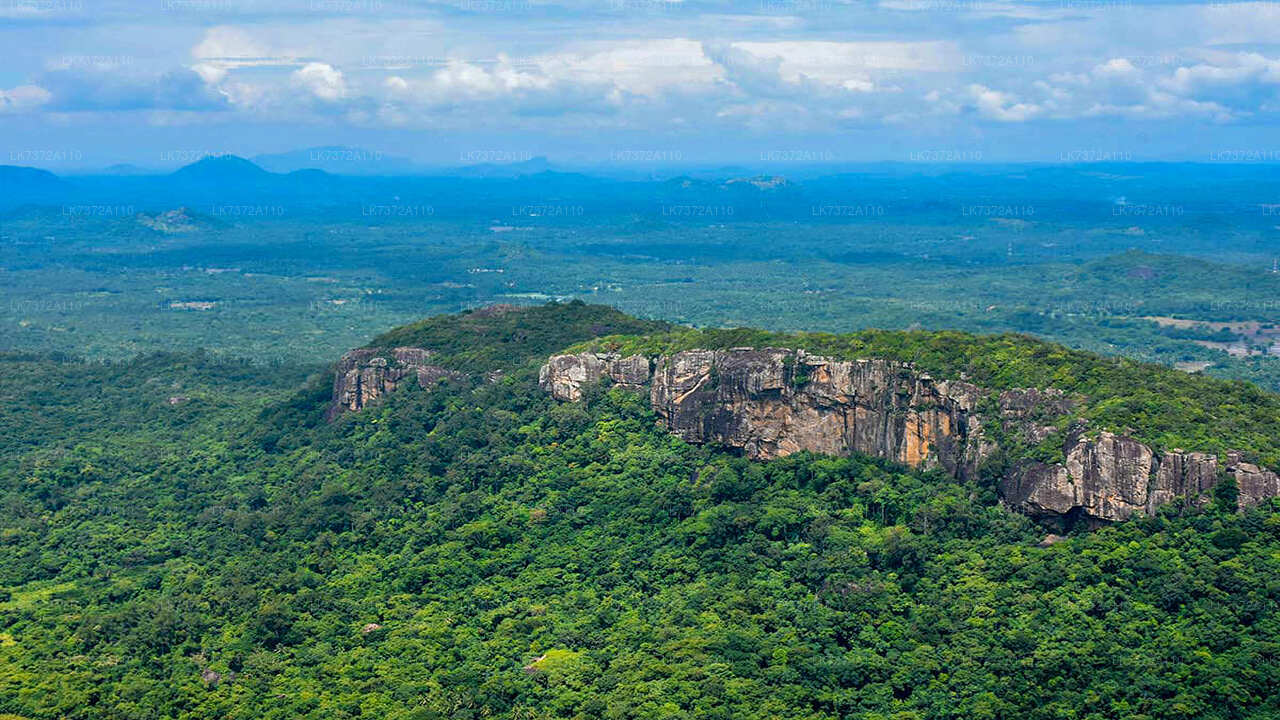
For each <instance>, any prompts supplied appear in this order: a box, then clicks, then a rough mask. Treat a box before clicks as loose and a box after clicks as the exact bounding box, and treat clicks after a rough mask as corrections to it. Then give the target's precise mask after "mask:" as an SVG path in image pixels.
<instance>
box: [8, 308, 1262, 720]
mask: <svg viewBox="0 0 1280 720" xmlns="http://www.w3.org/2000/svg"><path fill="white" fill-rule="evenodd" d="M556 312H567V313H571V314H577V313H585V312H588V311H587V310H584V309H583V308H581V307H563V306H562V307H561V308H559V309H558V310H556ZM548 317H550V316H548ZM436 327H442V326H436ZM455 327H456V328H457V330H458V332H459V333H465V332H468V326H467V325H466V323H458V324H456V325H455ZM440 332H443V331H440ZM877 337H878V336H877ZM581 339H582V336H579V337H577V338H575V339H574V341H579V340H581ZM454 340H456V341H457V342H458V345H457V346H456V347H455V349H454V350H452V351H451V352H452V353H457V354H456V355H454V356H455V357H461V356H463V355H465V354H468V353H470V354H471V355H470V356H472V357H484V353H483V352H480V348H479V347H469V346H467V345H466V344H465V343H464V342H463V340H462V339H461V338H460V337H455V338H454ZM393 341H394V340H393ZM883 341H884V342H886V343H889V342H897V343H900V347H901V349H902V351H903V352H905V353H910V354H914V353H915V351H916V350H917V349H921V350H922V352H921V353H920V357H922V358H926V359H927V358H929V357H933V356H934V355H936V361H937V362H942V361H943V360H946V359H947V358H948V357H950V356H949V355H948V353H949V352H951V351H950V350H948V348H951V347H953V345H954V344H955V343H957V342H959V343H960V344H961V346H962V347H970V348H979V347H981V348H987V349H997V350H998V349H1001V348H1003V351H1004V352H1006V353H1008V355H1009V356H1008V357H1007V358H1005V359H1006V360H1007V361H1010V362H1013V363H1014V365H1015V366H1016V365H1018V363H1019V362H1023V361H1022V360H1019V358H1020V357H1022V355H1021V353H1023V352H1030V353H1032V357H1034V352H1035V351H1036V350H1035V348H1036V346H1035V345H1034V344H1032V343H1029V341H1024V340H1022V339H1019V338H1003V339H993V340H989V341H979V340H965V339H964V337H963V336H954V337H952V336H943V337H940V338H939V339H938V341H937V342H936V343H931V342H927V341H926V340H925V339H924V338H923V337H917V336H914V335H911V334H907V335H887V336H885V338H884V339H883ZM396 342H398V341H396ZM475 342H476V343H477V344H480V343H482V341H481V340H476V341H475ZM845 342H849V341H845ZM973 343H991V344H989V345H987V344H980V345H974V344H973ZM535 344H536V343H527V344H526V345H524V346H525V347H532V346H533V345H535ZM966 344H967V345H966ZM1054 352H1063V353H1065V352H1066V351H1060V350H1055V351H1054ZM931 353H932V354H934V355H931ZM495 357H496V356H495ZM1066 357H1073V356H1071V355H1070V354H1067V355H1066ZM1082 360H1084V361H1087V362H1086V364H1085V365H1084V366H1082V367H1081V368H1079V369H1078V373H1079V375H1078V376H1072V377H1078V382H1079V383H1081V384H1082V386H1083V383H1086V382H1094V383H1104V382H1105V381H1107V377H1109V376H1107V375H1106V374H1105V373H1102V374H1101V375H1099V374H1098V373H1101V372H1102V371H1101V370H1100V369H1098V368H1097V367H1094V366H1095V365H1098V366H1100V365H1101V364H1103V363H1104V361H1101V360H1098V359H1096V358H1094V359H1092V360H1090V358H1088V357H1085V358H1082ZM1025 362H1028V363H1029V362H1030V360H1029V359H1028V360H1026V361H1025ZM1049 362H1056V361H1049ZM23 363H27V364H23ZM135 363H136V365H130V364H128V363H126V364H121V365H118V366H95V365H90V364H83V363H76V362H70V361H66V360H58V359H53V358H44V359H42V361H40V362H27V361H22V362H19V363H18V365H19V366H20V369H21V373H23V380H24V383H25V384H27V385H29V386H30V387H31V388H32V390H31V391H30V392H29V393H28V394H26V395H24V396H22V397H23V398H25V399H24V400H23V402H26V403H28V404H30V405H31V406H32V407H33V408H35V409H36V410H41V409H43V408H44V407H45V406H51V407H52V406H58V407H60V408H61V410H60V411H59V412H60V414H59V415H56V416H55V417H57V418H60V420H58V421H57V422H55V423H50V424H49V425H48V426H47V427H48V428H49V430H50V431H51V432H50V433H49V436H48V438H47V440H45V441H43V442H31V441H29V440H24V441H22V442H16V443H9V444H7V445H5V447H4V463H3V465H0V467H3V468H5V469H4V470H3V471H2V472H0V507H3V508H4V512H3V513H0V546H3V552H0V591H3V594H0V715H2V714H5V713H9V714H16V715H18V716H21V717H24V718H31V719H32V720H39V719H43V718H72V719H80V718H86V719H87V718H148V719H150V718H157V717H166V718H192V719H194V718H209V717H225V718H294V717H315V718H326V719H330V718H356V717H369V716H376V717H383V718H387V719H388V720H391V719H396V718H414V719H419V718H483V717H500V718H555V717H565V718H570V717H578V718H594V717H604V718H645V719H648V718H657V717H669V718H684V717H688V718H832V719H834V718H865V719H867V720H872V719H876V720H881V719H883V720H888V719H889V718H895V719H897V720H905V719H906V718H926V717H927V718H1027V719H1030V720H1042V719H1043V720H1048V719H1050V718H1053V719H1055V720H1056V719H1058V718H1081V719H1090V720H1092V719H1094V718H1097V719H1101V718H1109V717H1126V718H1142V719H1150V720H1154V719H1157V718H1186V717H1197V718H1211V719H1219V718H1220V719H1222V720H1227V719H1229V718H1230V719H1234V718H1264V717H1274V716H1276V714H1277V713H1280V697H1278V696H1277V694H1276V693H1275V688H1276V687H1277V686H1280V659H1278V657H1280V645H1277V643H1276V641H1275V638H1276V637H1277V634H1278V633H1280V614H1278V613H1280V582H1278V581H1277V578H1280V508H1277V507H1276V506H1264V507H1260V508H1256V509H1254V510H1252V511H1250V512H1249V513H1247V514H1240V513H1237V512H1234V511H1232V510H1231V509H1230V507H1229V502H1227V500H1228V498H1225V497H1220V498H1219V499H1218V502H1217V503H1215V506H1214V507H1212V508H1209V509H1208V510H1206V511H1205V512H1203V513H1199V514H1187V512H1186V511H1185V510H1179V511H1177V512H1176V513H1175V512H1173V511H1170V512H1168V513H1164V514H1161V515H1159V516H1157V517H1154V518H1147V519H1141V520H1136V521H1132V522H1128V523H1124V524H1121V525H1117V526H1113V527H1108V528H1103V529H1101V530H1099V531H1096V532H1092V533H1087V534H1083V533H1082V534H1077V535H1074V536H1073V537H1071V538H1070V539H1068V540H1067V541H1065V542H1061V543H1058V544H1055V545H1053V546H1051V547H1047V548H1041V547H1037V546H1036V544H1037V541H1039V540H1040V538H1041V536H1042V534H1043V531H1042V530H1040V529H1039V528H1037V527H1035V526H1034V525H1033V524H1032V523H1031V522H1030V521H1029V520H1028V519H1026V518H1025V517H1022V516H1020V515H1016V514H1013V513H1010V512H1008V511H1007V510H1005V509H1004V508H1002V507H1001V506H1000V505H999V504H998V502H997V501H996V498H995V496H994V494H993V492H992V490H991V489H990V488H989V487H985V486H982V485H978V484H972V483H966V482H961V481H956V480H954V479H951V478H949V477H946V476H944V475H942V474H939V473H920V472H913V471H908V470H906V469H904V468H901V467H896V466H892V465H890V464H887V463H885V462H882V461H878V460H873V459H869V458H865V457H852V458H831V457H819V456H812V455H807V454H801V455H793V456H790V457H787V458H783V459H780V460H776V461H772V462H766V463H755V462H749V461H747V460H744V459H742V458H739V457H734V456H732V455H729V454H726V453H722V452H717V451H715V450H713V449H709V448H701V447H695V446H690V445H687V444H684V443H682V442H680V441H679V440H677V439H674V438H673V437H671V436H669V435H668V434H667V433H665V432H663V431H661V430H660V429H659V428H658V427H656V425H655V418H654V416H653V414H652V413H651V411H650V410H649V409H648V407H647V403H645V402H644V400H643V398H641V397H639V396H637V395H636V394H634V393H630V392H627V391H624V390H621V389H612V390H607V389H604V388H599V389H594V390H592V391H591V392H589V393H588V397H587V398H586V401H585V402H584V403H581V404H557V403H554V402H553V401H551V400H550V399H548V398H547V397H546V395H545V394H544V393H542V392H541V391H539V390H538V389H537V388H536V376H535V369H534V368H535V366H536V363H532V364H530V363H525V364H515V365H511V366H507V368H506V369H507V372H506V373H504V375H503V376H502V377H501V378H500V379H498V380H496V381H489V380H487V379H485V378H484V377H475V378H473V379H470V380H452V381H447V382H444V383H442V384H441V385H439V386H437V387H435V388H433V389H432V390H430V391H426V390H420V389H416V388H412V389H406V390H402V391H398V392H396V393H393V394H392V395H390V396H388V398H386V400H385V401H384V402H381V403H378V404H376V405H374V406H372V407H370V408H367V409H366V410H365V411H363V412H361V413H357V414H353V415H347V416H344V417H342V418H341V419H339V420H338V421H337V422H334V423H331V424H326V423H323V422H320V421H319V418H320V417H321V415H322V414H323V403H324V394H323V392H322V383H318V382H314V381H313V382H312V383H310V384H308V385H305V386H304V389H303V390H301V391H300V392H298V393H297V394H295V395H293V396H292V397H285V393H284V392H283V391H282V389H281V384H293V385H296V383H298V382H300V379H301V377H302V376H303V375H304V373H295V374H292V375H287V374H286V376H285V377H284V379H282V380H281V383H275V384H273V383H272V382H271V381H270V380H269V379H268V378H265V377H261V376H260V375H258V374H257V373H256V371H255V372H252V373H248V374H246V372H245V371H244V370H242V369H239V368H233V367H228V366H225V365H215V366H212V367H208V368H204V367H203V366H201V365H200V364H199V363H192V362H191V361H190V359H187V358H183V357H176V356H168V357H156V358H141V359H139V360H137V361H135ZM1089 363H1092V365H1090V364H1089ZM251 367H252V366H251ZM1003 367H1004V366H1003V364H1001V365H996V364H993V365H991V366H990V368H989V369H990V371H991V372H997V371H1001V370H1002V368H1003ZM1027 367H1029V366H1027ZM1055 367H1057V368H1058V369H1059V370H1063V371H1064V372H1065V369H1068V368H1071V367H1073V366H1072V364H1071V362H1069V361H1066V360H1063V361H1062V362H1061V363H1060V364H1058V365H1056V366H1055ZM1135 367H1138V368H1139V370H1142V369H1143V368H1141V366H1135ZM1139 370H1134V371H1133V372H1134V373H1137V372H1139ZM1055 372H1056V371H1055ZM141 376H147V377H157V378H165V379H166V381H167V382H173V381H174V380H175V379H177V380H179V381H181V382H183V383H195V382H196V378H199V383H200V387H201V388H202V391H203V392H205V393H207V394H208V397H210V398H215V399H216V402H213V403H211V404H210V405H194V404H193V405H191V406H188V407H189V408H190V412H191V414H190V415H187V414H183V413H174V412H172V410H173V408H172V407H170V406H169V405H168V404H167V402H161V403H157V402H156V401H155V399H154V397H153V396H152V394H149V393H145V392H133V391H130V390H129V389H130V388H136V387H138V386H139V384H138V382H137V380H136V377H141ZM78 377H83V381H81V382H68V380H69V379H74V378H78ZM1170 377H1173V376H1170ZM1182 377H1183V378H1184V379H1185V376H1182ZM131 378H133V379H131ZM252 378H257V379H256V380H253V379H252ZM285 380H288V381H289V382H288V383H285ZM254 383H258V385H259V387H260V389H261V392H258V393H255V392H253V391H252V389H251V386H252V385H253V384H254ZM117 385H119V386H121V387H122V388H124V389H122V390H115V389H113V388H115V387H116V386H117ZM141 386H142V387H147V384H146V383H142V384H141ZM104 388H106V389H107V397H108V398H109V401H108V403H107V404H106V405H105V406H102V405H99V403H100V400H99V397H100V396H101V395H102V393H103V389H104ZM37 390H38V391H37ZM264 405H266V406H267V407H266V408H265V409H264ZM77 408H80V409H83V411H84V412H85V414H86V418H87V420H86V422H83V423H81V424H72V423H73V418H74V416H75V412H76V409H77ZM10 412H19V411H18V410H11V411H10ZM36 414H38V413H33V414H32V415H30V416H29V417H34V416H35V415H36ZM11 417H14V418H17V417H19V416H11ZM117 417H118V418H119V419H116V418H117ZM59 423H63V424H68V425H69V429H68V431H66V432H57V426H58V424H59ZM1246 424H1247V423H1246ZM1221 494H1222V495H1226V494H1229V491H1227V490H1224V491H1223V493H1221Z"/></svg>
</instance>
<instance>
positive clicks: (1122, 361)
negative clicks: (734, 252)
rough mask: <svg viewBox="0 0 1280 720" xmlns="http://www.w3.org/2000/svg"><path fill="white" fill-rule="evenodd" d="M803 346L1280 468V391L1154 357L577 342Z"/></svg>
mask: <svg viewBox="0 0 1280 720" xmlns="http://www.w3.org/2000/svg"><path fill="white" fill-rule="evenodd" d="M742 346H749V347H782V348H800V349H804V350H807V351H810V352H813V353H819V354H822V355H827V356H830V357H836V358H846V359H853V358H859V357H884V358H890V359H894V360H899V361H902V362H910V363H914V364H915V366H916V367H918V368H920V369H921V370H924V371H927V372H930V373H933V374H935V375H936V376H938V377H943V378H949V379H963V380H967V381H969V382H972V383H974V384H977V385H979V386H981V387H985V388H990V389H992V390H1007V389H1011V388H1028V387H1031V388H1058V389H1060V390H1064V391H1066V392H1067V393H1070V394H1073V395H1076V396H1079V397H1082V398H1084V399H1085V401H1086V404H1085V406H1084V407H1083V408H1081V409H1079V410H1078V414H1079V416H1080V417H1082V418H1084V419H1085V420H1087V421H1089V424H1090V426H1091V427H1092V428H1096V429H1110V430H1113V431H1117V432H1122V433H1127V434H1131V435H1132V436H1134V437H1136V438H1138V439H1140V440H1144V441H1146V442H1149V443H1151V444H1153V445H1154V446H1156V447H1159V448H1165V449H1172V448H1182V449H1186V450H1201V451H1208V452H1215V453H1219V454H1221V453H1225V452H1226V451H1227V450H1240V451H1245V452H1247V453H1249V454H1251V455H1252V457H1253V458H1254V459H1256V460H1258V461H1259V462H1261V463H1262V464H1264V465H1268V466H1270V467H1280V395H1276V394H1273V393H1269V392H1265V391H1263V390H1261V389H1259V388H1258V387H1257V386H1254V385H1250V384H1248V383H1245V382H1240V381H1234V382H1229V381H1223V380H1219V379H1216V378H1210V377H1206V376H1203V375H1193V374H1187V373H1183V372H1180V371H1178V370H1174V369H1172V368H1169V367H1165V366H1162V365H1156V364H1153V363H1141V362H1135V361H1133V360H1129V359H1126V358H1115V357H1103V356H1100V355H1096V354H1094V353H1089V352H1084V351H1080V350H1071V349H1068V348H1065V347H1062V346H1060V345H1055V344H1053V343H1047V342H1044V341H1043V340H1037V339H1035V338H1032V337H1029V336H1026V335H1016V334H1004V335H973V334H969V333H961V332H953V331H941V332H926V331H894V330H863V331H860V332H854V333H847V334H840V335H836V334H831V333H779V332H771V331H765V330H755V329H750V328H737V329H732V330H720V329H709V330H698V329H693V328H680V329H676V330H673V331H671V332H667V333H659V334H656V335H628V336H610V337H604V338H598V339H595V340H591V341H588V342H584V343H581V344H579V345H577V346H575V348H573V349H575V350H582V349H587V348H593V349H599V350H609V351H614V352H619V353H623V354H634V353H643V354H650V355H655V354H667V353H673V352H679V351H681V350H688V349H692V348H712V349H725V348H732V347H742Z"/></svg>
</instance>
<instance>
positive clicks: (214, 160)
mask: <svg viewBox="0 0 1280 720" xmlns="http://www.w3.org/2000/svg"><path fill="white" fill-rule="evenodd" d="M270 176H271V173H269V172H267V171H266V170H263V169H262V168H260V167H258V166H257V165H255V164H253V163H252V162H251V161H249V160H245V159H244V158H242V157H237V156H235V155H219V156H216V157H206V158H201V159H200V160H197V161H196V162H193V163H191V164H190V165H185V166H183V167H180V168H178V169H177V170H175V171H174V172H173V173H172V174H170V175H169V177H170V178H172V179H174V180H179V181H183V182H241V181H245V180H252V181H261V180H263V179H265V178H268V177H270Z"/></svg>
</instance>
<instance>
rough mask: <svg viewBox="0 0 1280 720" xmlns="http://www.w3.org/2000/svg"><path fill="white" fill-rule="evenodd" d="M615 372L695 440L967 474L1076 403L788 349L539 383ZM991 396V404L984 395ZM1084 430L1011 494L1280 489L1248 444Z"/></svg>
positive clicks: (579, 370) (571, 367)
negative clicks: (1222, 454)
mask: <svg viewBox="0 0 1280 720" xmlns="http://www.w3.org/2000/svg"><path fill="white" fill-rule="evenodd" d="M650 368H653V370H652V372H651V371H650ZM604 378H609V379H610V380H612V382H614V383H615V384H619V385H623V386H627V387H632V388H642V387H643V386H645V385H646V384H647V385H648V386H649V399H650V403H651V405H652V407H653V409H654V411H655V412H656V413H657V414H658V417H659V418H660V422H661V423H662V424H663V425H664V426H666V427H667V428H668V429H669V430H670V431H671V432H673V433H675V434H677V435H679V436H680V437H681V438H682V439H684V440H686V441H688V442H693V443H715V444H718V445H723V446H727V447H731V448H736V449H739V450H741V451H742V452H743V453H744V454H745V455H747V456H748V457H751V458H757V459H769V458H776V457H781V456H784V455H788V454H790V453H794V452H798V451H801V450H808V451H811V452H816V453H824V454H830V455H848V454H850V453H855V452H856V453H863V454H867V455H873V456H876V457H882V458H887V459H890V460H894V461H897V462H900V463H903V464H904V465H909V466H911V467H916V468H924V469H928V468H942V469H943V470H945V471H946V472H948V473H950V474H952V475H953V476H956V477H965V478H969V477H975V476H976V475H977V474H978V471H979V467H980V465H981V464H982V462H983V461H984V460H985V459H986V458H988V457H990V456H991V455H992V453H993V452H994V451H995V450H996V445H995V442H996V441H995V438H998V437H1019V438H1021V439H1022V440H1023V441H1025V442H1026V443H1027V444H1030V445H1036V444H1040V443H1042V442H1043V441H1045V440H1047V439H1048V438H1050V437H1052V436H1053V435H1054V434H1055V433H1057V432H1058V426H1059V425H1060V424H1061V421H1062V420H1063V418H1064V417H1067V416H1069V415H1070V414H1071V413H1072V412H1073V411H1074V410H1075V409H1076V407H1077V404H1078V400H1077V399H1075V398H1072V397H1069V396H1067V395H1066V394H1065V393H1062V392H1061V391H1058V390H1054V389H1015V390H1006V391H1003V392H1000V393H995V392H992V391H990V390H987V389H984V388H980V387H978V386H975V385H973V384H970V383H967V382H963V381H958V380H940V379H935V378H932V377H930V376H929V375H928V374H926V373H922V372H919V371H917V370H916V369H915V368H913V367H912V366H911V365H910V364H907V363H901V362H894V361H890V360H884V359H876V358H870V359H860V360H835V359H832V358H827V357H822V356H819V355H811V354H808V353H806V352H804V351H802V350H788V349H781V348H762V349H755V348H732V349H729V350H686V351H683V352H678V353H675V354H672V355H665V356H659V357H656V358H652V359H651V358H646V357H643V356H639V355H636V356H630V357H622V356H619V355H617V354H609V353H581V354H577V355H556V356H553V357H551V358H550V359H549V360H548V362H547V364H546V365H544V366H543V367H542V371H541V374H540V384H541V385H542V387H543V388H544V389H545V390H546V391H548V392H549V393H551V394H552V395H553V396H555V397H556V398H558V399H561V400H566V401H578V400H581V398H582V395H583V388H584V387H585V386H587V385H588V384H591V383H596V382H599V381H601V380H602V379H604ZM987 398H990V399H992V400H993V402H991V403H984V402H983V401H984V400H985V399H987ZM984 411H985V412H986V413H987V414H986V415H984ZM1085 429H1086V428H1085V427H1084V425H1083V423H1077V424H1076V425H1075V426H1073V428H1072V431H1071V432H1069V433H1067V434H1066V437H1065V440H1064V444H1063V448H1062V452H1063V457H1064V461H1063V462H1061V463H1057V464H1048V463H1043V462H1038V461H1034V460H1027V459H1024V460H1021V461H1016V462H1014V463H1013V465H1012V467H1011V468H1010V469H1009V470H1008V471H1007V472H1005V473H1004V476H1003V477H1002V478H1001V479H1000V481H999V490H1000V493H1001V495H1002V497H1003V498H1004V500H1005V502H1006V503H1007V504H1009V505H1010V506H1012V507H1014V508H1016V509H1019V510H1021V511H1023V512H1026V513H1028V514H1030V515H1033V516H1036V517H1040V518H1046V519H1054V520H1067V519H1082V520H1084V521H1086V522H1088V523H1095V524H1096V523H1099V522H1110V521H1116V520H1123V519H1125V518H1128V517H1131V516H1132V515H1134V514H1135V513H1151V512H1154V510H1155V509H1156V508H1157V507H1158V506H1160V505H1164V504H1168V503H1170V502H1173V501H1175V500H1177V499H1180V498H1181V499H1182V500H1183V501H1184V502H1187V503H1189V504H1193V505H1202V504H1204V503H1206V502H1207V501H1208V497H1209V495H1208V493H1209V491H1210V490H1211V489H1212V488H1213V487H1214V485H1216V484H1217V483H1218V481H1219V479H1220V477H1224V476H1231V477H1233V478H1234V479H1235V480H1236V483H1237V485H1238V486H1239V488H1240V503H1241V506H1248V505H1251V504H1255V503H1257V502H1260V501H1262V500H1263V499H1265V498H1269V497H1275V496H1277V495H1280V477H1278V476H1277V475H1276V473H1274V472H1272V471H1271V470H1268V469H1265V468H1261V467H1258V466H1257V465H1253V464H1250V463H1247V462H1244V461H1243V459H1242V458H1241V456H1240V455H1239V454H1238V453H1229V454H1228V455H1227V457H1226V458H1224V459H1223V462H1222V463H1220V462H1219V458H1218V457H1217V456H1215V455H1211V454H1205V453H1196V452H1183V451H1180V450H1170V451H1167V452H1163V451H1157V450H1155V449H1153V448H1152V447H1150V446H1148V445H1146V444H1143V443H1141V442H1139V441H1137V440H1135V439H1133V438H1129V437H1125V436H1122V435H1116V434H1113V433H1109V432H1101V433H1096V434H1093V435H1092V436H1088V435H1086V433H1085Z"/></svg>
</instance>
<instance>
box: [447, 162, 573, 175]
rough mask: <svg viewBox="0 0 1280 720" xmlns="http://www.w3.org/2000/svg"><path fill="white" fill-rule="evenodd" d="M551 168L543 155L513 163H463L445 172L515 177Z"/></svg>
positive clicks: (449, 173) (546, 170)
mask: <svg viewBox="0 0 1280 720" xmlns="http://www.w3.org/2000/svg"><path fill="white" fill-rule="evenodd" d="M551 170H552V165H551V162H550V161H549V160H547V159H546V158H544V157H535V158H530V159H528V160H524V161H521V162H513V163H478V164H475V165H464V166H462V167H460V168H457V169H455V170H450V171H447V172H446V173H445V174H448V175H457V176H459V177H471V178H517V177H522V176H525V175H536V174H538V173H545V172H549V171H551Z"/></svg>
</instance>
